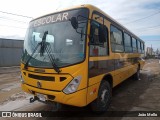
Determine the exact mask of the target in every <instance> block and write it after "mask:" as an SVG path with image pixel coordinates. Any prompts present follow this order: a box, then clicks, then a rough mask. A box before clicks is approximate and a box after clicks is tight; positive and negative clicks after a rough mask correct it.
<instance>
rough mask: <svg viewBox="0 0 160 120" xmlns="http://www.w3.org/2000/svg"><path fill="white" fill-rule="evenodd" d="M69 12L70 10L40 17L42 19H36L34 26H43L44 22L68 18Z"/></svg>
mask: <svg viewBox="0 0 160 120" xmlns="http://www.w3.org/2000/svg"><path fill="white" fill-rule="evenodd" d="M68 14H69V13H68V12H64V13H60V14H55V15H51V16H47V17H43V18H40V19H38V20H35V21H34V27H37V26H41V25H44V24H49V23H54V22H60V21H65V20H68Z"/></svg>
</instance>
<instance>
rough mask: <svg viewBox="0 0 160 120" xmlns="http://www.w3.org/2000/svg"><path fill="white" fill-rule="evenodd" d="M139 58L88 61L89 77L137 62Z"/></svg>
mask: <svg viewBox="0 0 160 120" xmlns="http://www.w3.org/2000/svg"><path fill="white" fill-rule="evenodd" d="M138 59H139V58H126V59H112V60H98V61H89V78H92V77H95V76H97V75H101V74H105V73H108V72H111V71H114V70H118V69H120V68H123V67H126V66H129V65H134V64H136V63H138Z"/></svg>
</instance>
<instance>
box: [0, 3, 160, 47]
mask: <svg viewBox="0 0 160 120" xmlns="http://www.w3.org/2000/svg"><path fill="white" fill-rule="evenodd" d="M0 1H1V4H0V37H4V38H15V39H24V37H25V33H26V29H27V27H28V23H29V21H30V20H32V18H36V17H39V16H42V15H45V14H48V13H53V12H55V11H57V10H60V9H64V8H67V7H71V6H75V5H80V4H92V5H94V6H96V7H98V8H100V9H101V10H103V11H104V12H105V13H107V14H108V15H109V16H111V17H112V18H114V19H115V20H117V21H118V22H119V23H120V24H122V25H123V26H125V27H126V28H128V29H129V30H130V31H131V32H133V33H134V34H136V35H137V36H138V37H140V38H141V39H142V40H144V41H145V44H146V47H150V46H152V47H153V48H154V50H156V49H157V48H158V49H159V50H160V0H132V1H131V0H3V1H2V0H0ZM4 12H7V13H13V14H18V15H23V16H27V17H22V16H16V15H11V14H6V13H4ZM30 17H31V18H30Z"/></svg>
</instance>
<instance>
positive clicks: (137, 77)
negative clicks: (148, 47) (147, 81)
mask: <svg viewBox="0 0 160 120" xmlns="http://www.w3.org/2000/svg"><path fill="white" fill-rule="evenodd" d="M133 77H134V80H140V67H138V68H137V72H136V73H135V74H134V75H133Z"/></svg>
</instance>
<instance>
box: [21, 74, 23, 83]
mask: <svg viewBox="0 0 160 120" xmlns="http://www.w3.org/2000/svg"><path fill="white" fill-rule="evenodd" d="M21 83H22V84H24V79H23V77H22V74H21Z"/></svg>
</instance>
